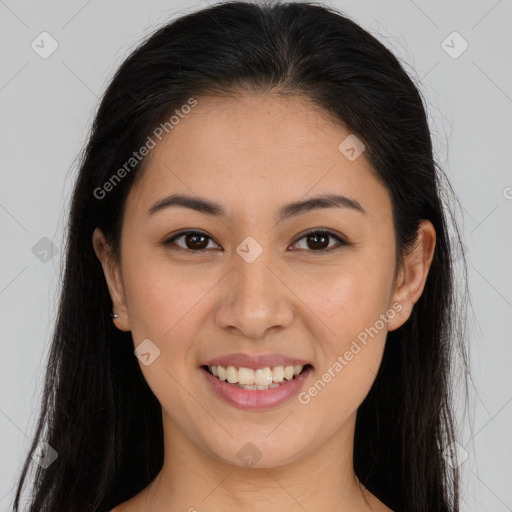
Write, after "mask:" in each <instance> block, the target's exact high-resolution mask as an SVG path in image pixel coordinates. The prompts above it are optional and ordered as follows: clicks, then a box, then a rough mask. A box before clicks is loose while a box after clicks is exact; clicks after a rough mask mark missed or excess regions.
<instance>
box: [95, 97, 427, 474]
mask: <svg viewBox="0 0 512 512" xmlns="http://www.w3.org/2000/svg"><path fill="white" fill-rule="evenodd" d="M197 102H198V103H197V106H195V107H194V108H193V109H192V110H191V112H190V113H189V114H187V115H184V116H183V118H181V119H180V121H179V123H178V124H177V125H176V126H174V128H173V129H172V131H171V132H170V134H169V135H168V136H167V137H165V138H164V139H163V140H162V142H160V143H158V144H157V145H156V147H155V148H154V149H151V150H150V153H149V155H148V157H146V158H147V159H148V160H147V162H146V164H147V168H146V170H145V173H144V175H143V176H142V179H141V180H140V182H138V183H137V184H136V185H135V186H134V187H133V188H132V190H131V192H130V194H129V196H128V199H127V205H126V211H125V216H124V221H123V228H122V234H121V263H120V266H116V264H115V263H114V265H113V266H109V265H105V261H106V259H105V255H104V253H103V254H102V252H101V249H100V245H101V244H100V243H99V242H98V241H99V240H100V239H101V233H100V232H98V231H99V230H97V232H96V233H95V248H96V250H97V254H98V256H99V257H100V259H102V262H103V263H104V268H105V273H106V277H107V281H108V284H109V289H110V293H111V296H112V299H113V302H114V311H115V312H116V313H119V314H120V317H119V318H118V319H117V320H116V325H117V326H118V327H119V328H121V329H125V330H131V332H132V336H133V341H134V345H135V347H138V346H139V344H141V343H143V345H141V348H140V349H139V352H140V353H139V359H140V360H139V364H140V367H141V370H142V372H143V374H144V377H145V378H146V380H147V382H148V384H149V386H150V387H151V389H152V390H153V392H154V394H155V395H156V397H157V398H158V400H159V401H160V403H161V405H162V410H163V421H164V429H165V431H166V433H170V432H172V433H173V435H174V436H178V437H180V436H181V438H182V439H183V440H185V442H187V443H189V444H190V445H191V446H194V447H196V448H198V449H199V450H200V451H201V453H203V454H206V455H208V456H213V457H214V458H216V459H217V460H219V459H220V460H222V461H224V462H227V463H230V464H235V465H238V466H243V465H248V464H249V465H255V466H269V467H270V466H278V465H282V464H286V463H289V462H292V461H295V460H297V459H299V458H300V457H304V456H306V455H307V454H309V453H311V452H313V451H315V450H319V449H320V448H321V447H322V446H325V445H326V444H327V443H328V442H331V440H332V439H342V438H346V439H348V438H349V437H350V435H349V433H350V431H351V430H350V429H351V428H353V424H354V419H355V413H356V411H357V408H358V406H359V405H360V404H361V402H362V401H363V399H364V398H365V396H366V394H367V393H368V391H369V390H370V388H371V386H372V383H373V381H374V379H375V376H376V374H377V371H378V368H379V364H380V362H381V358H382V353H383V349H384V345H385V340H386V333H387V331H388V330H392V329H395V328H397V327H399V326H400V325H401V324H402V323H403V322H404V321H405V320H406V318H407V316H408V314H409V313H410V308H411V307H412V304H413V303H414V301H415V300H417V298H418V297H419V295H420V294H421V291H422V287H423V284H424V279H425V278H426V271H427V270H428V264H429V262H430V260H429V257H430V256H429V255H431V253H432V250H433V246H432V244H431V245H430V252H429V251H426V253H425V254H427V253H428V254H427V256H424V253H423V252H421V253H418V257H417V258H416V260H415V266H411V268H410V269H409V271H408V274H407V279H406V278H405V276H406V274H404V275H403V277H404V278H403V279H402V277H400V276H401V275H402V274H401V270H400V272H398V270H399V269H395V259H396V254H395V236H394V230H393V222H392V210H391V201H390V196H389V193H388V192H387V190H386V189H385V188H384V187H383V186H382V185H381V184H380V183H379V182H378V181H377V180H376V179H375V178H374V177H373V175H372V173H371V170H370V166H369V164H368V163H367V161H366V159H365V153H364V151H363V152H362V153H361V154H360V155H359V156H357V155H358V152H359V151H360V150H361V149H362V148H361V147H360V146H358V145H357V140H355V139H353V135H351V134H350V133H349V132H347V131H345V130H344V129H342V128H341V127H340V126H337V125H335V124H333V123H332V122H331V121H329V119H328V118H327V117H326V116H325V114H324V113H323V112H321V111H319V110H317V109H315V108H314V107H313V106H312V105H311V104H309V103H307V102H306V100H304V99H301V98H298V97H294V98H283V97H279V96H274V95H261V96H257V95H249V94H248V95H245V96H243V97H240V98H237V99H233V98H230V99H220V98H210V97H208V98H207V97H198V98H197ZM347 137H349V139H347V140H346V141H345V139H346V138H347ZM344 141H345V142H344ZM342 143H343V144H342ZM340 144H341V148H340ZM351 148H353V150H352V149H351ZM171 195H183V196H187V197H189V198H191V199H192V200H195V201H199V200H204V201H207V202H209V203H215V204H216V205H217V207H216V208H217V210H218V211H215V212H213V211H207V210H206V209H203V211H198V210H196V209H193V208H190V207H185V206H183V205H179V204H173V205H170V204H168V205H167V206H165V204H161V203H160V207H155V205H158V204H159V202H161V201H162V200H165V198H167V197H169V196H171ZM327 195H332V196H334V195H339V196H343V197H344V198H346V199H340V200H338V201H331V202H330V205H329V206H327V205H326V203H325V202H324V201H318V202H317V203H315V202H313V203H307V204H308V205H309V206H307V207H303V208H300V207H296V208H289V206H290V205H292V204H295V203H302V202H305V201H310V200H311V199H312V198H314V197H315V198H316V197H318V198H319V197H322V196H327ZM152 207H153V211H152ZM287 207H288V209H287ZM220 211H222V212H223V213H219V212H220ZM283 212H286V215H285V214H284V213H283ZM308 230H313V231H314V232H320V233H316V235H315V234H314V233H313V234H310V235H306V232H307V231H308ZM187 231H192V232H197V231H199V232H200V233H192V234H188V235H187V233H186V232H187ZM325 231H329V232H331V233H332V234H326V233H325ZM183 233H185V234H183ZM194 235H195V236H194ZM173 237H174V240H173V241H169V240H170V239H171V238H173ZM336 237H339V240H338V239H337V238H336ZM340 240H341V241H340ZM166 241H169V242H166ZM427 246H428V244H427ZM427 248H428V247H427ZM425 259H426V260H428V261H427V264H426V267H425V266H423V267H422V266H421V265H420V262H422V261H423V262H424V261H425ZM395 270H397V275H398V276H399V277H398V280H397V281H395V279H394V278H395ZM398 281H400V282H398ZM144 340H146V341H144ZM148 340H150V341H148ZM234 354H238V355H240V354H242V355H243V356H244V355H245V356H246V357H247V359H243V358H241V356H235V355H234ZM220 358H222V360H221V361H216V360H217V359H220ZM258 358H260V359H258ZM287 358H288V359H287ZM212 362H213V363H215V362H217V363H220V362H222V365H221V366H223V367H224V368H226V369H227V367H228V366H234V367H235V368H236V369H238V368H239V367H244V368H246V370H242V371H241V372H239V373H237V372H234V371H233V369H227V378H228V379H230V380H233V376H235V377H236V376H238V377H239V378H241V379H242V380H243V379H247V382H249V381H251V379H252V378H253V377H254V375H257V377H258V382H260V385H261V382H265V380H264V379H265V378H267V379H268V380H267V381H266V382H267V383H268V382H272V384H273V385H275V384H277V383H279V381H281V382H282V383H281V384H280V385H279V386H277V387H271V388H269V389H266V390H264V389H254V390H253V389H241V388H239V387H237V386H234V385H232V384H230V383H228V382H227V381H222V380H220V379H219V378H218V377H215V376H213V375H210V374H209V373H208V372H207V371H206V370H205V369H204V368H203V367H204V365H207V364H208V363H212ZM299 362H303V363H307V364H308V365H310V367H309V369H308V370H307V371H305V372H304V373H302V374H301V375H299V380H297V381H295V379H292V380H290V381H288V379H287V378H286V377H285V378H284V380H283V375H282V374H283V371H285V368H286V366H295V364H297V363H299ZM230 363H231V364H230ZM215 366H217V365H215ZM279 366H283V367H284V368H283V371H281V369H279V368H277V367H279ZM266 367H269V368H270V370H272V369H273V368H276V370H275V371H273V372H271V371H270V370H265V368H266ZM258 368H260V369H261V371H255V372H254V373H253V374H251V371H250V370H256V369H258ZM307 368H308V367H306V369H307ZM216 371H217V373H219V372H220V374H221V375H220V376H222V370H221V369H217V370H216ZM289 371H290V370H288V372H289ZM287 375H288V376H290V375H289V374H288V373H287ZM259 379H263V380H259ZM244 382H245V381H244ZM251 382H252V381H251ZM288 390H289V391H288ZM249 460H250V461H252V462H248V461H249Z"/></svg>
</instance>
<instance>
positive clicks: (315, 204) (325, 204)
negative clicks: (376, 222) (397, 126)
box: [147, 194, 366, 222]
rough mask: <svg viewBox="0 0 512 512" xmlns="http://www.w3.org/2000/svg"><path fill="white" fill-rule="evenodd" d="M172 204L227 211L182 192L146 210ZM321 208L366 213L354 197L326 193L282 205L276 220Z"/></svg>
mask: <svg viewBox="0 0 512 512" xmlns="http://www.w3.org/2000/svg"><path fill="white" fill-rule="evenodd" d="M172 206H175V207H176V206H177V207H183V208H190V209H192V210H195V211H197V212H200V213H204V214H206V215H212V216H216V217H227V213H226V211H225V210H224V208H223V207H222V205H220V204H219V203H215V202H213V201H210V200H208V199H204V198H201V197H193V196H188V195H183V194H172V195H170V196H168V197H164V198H163V199H159V200H158V201H157V202H156V203H155V204H154V205H153V206H152V207H151V208H150V209H149V210H148V212H147V214H148V216H151V215H153V214H155V213H157V212H159V211H162V210H164V209H166V208H170V207H172ZM321 208H349V209H351V210H355V211H358V212H360V213H363V214H366V211H365V209H364V208H363V207H362V206H361V204H360V203H359V202H357V201H356V200H355V199H350V198H349V197H346V196H342V195H338V194H327V195H322V196H316V197H312V198H310V199H306V200H305V201H296V202H293V203H290V204H287V205H285V206H283V207H282V208H281V209H280V210H279V213H278V221H279V222H281V221H283V220H286V219H288V218H290V217H294V216H296V215H301V214H304V213H307V212H310V211H313V210H317V209H321Z"/></svg>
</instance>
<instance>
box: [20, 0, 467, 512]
mask: <svg viewBox="0 0 512 512" xmlns="http://www.w3.org/2000/svg"><path fill="white" fill-rule="evenodd" d="M439 187H440V175H439V174H438V171H437V169H436V164H435V161H434V157H433V154H432V145H431V139H430V132H429V128H428V124H427V120H426V115H425V111H424V107H423V103H422V100H421V97H420V95H419V93H418V90H417V88H416V87H415V85H414V84H413V82H412V81H411V79H410V78H409V77H408V76H407V74H406V73H405V72H404V70H403V69H402V67H401V65H400V64H399V62H398V60H397V59H396V58H395V57H394V56H393V55H392V54H391V53H390V52H389V51H388V50H387V49H386V48H385V47H384V46H383V45H382V44H381V43H379V42H378V41H377V40H376V39H375V38H374V37H373V36H371V35H370V34H369V33H367V32H366V31H364V30H363V29H362V28H361V27H359V26H358V25H357V24H355V23H354V22H353V21H351V20H349V19H348V18H346V17H344V16H343V15H341V14H340V13H338V12H335V11H334V10H332V9H329V8H326V7H322V6H319V5H313V4H308V3H302V2H301V3H282V4H279V3H277V4H273V5H267V6H263V5H261V6H258V5H253V4H248V3H243V2H230V3H225V4H219V5H215V6H212V7H210V8H208V9H205V10H202V11H198V12H196V13H193V14H190V15H187V16H183V17H181V18H180V19H177V20H176V21H174V22H172V23H169V24H168V25H166V26H164V27H163V28H161V29H160V30H158V31H157V32H156V33H155V34H153V35H152V36H151V37H149V38H148V39H147V41H145V42H144V43H143V44H141V46H140V47H139V48H138V49H137V50H136V51H134V52H133V54H132V55H131V56H130V57H129V58H128V59H127V60H126V61H125V62H124V63H123V64H122V66H121V67H120V69H119V70H118V72H117V74H116V75H115V77H114V78H113V80H112V82H111V84H110V85H109V87H108V89H107V91H106V93H105V95H104V97H103V99H102V101H101V104H100V106H99V110H98V112H97V115H96V118H95V121H94V125H93V127H92V133H91V135H90V140H89V142H88V145H87V148H86V150H85V154H84V157H83V161H82V165H81V168H80V171H79V176H78V179H77V182H76V186H75V189H74V195H73V199H72V204H71V212H70V222H69V235H68V237H69V238H68V245H67V259H66V269H65V274H64V287H63V290H62V297H61V303H60V309H59V314H58V321H57V325H56V328H55V333H54V339H53V345H52V350H51V354H50V358H49V363H48V372H47V377H46V385H45V390H44V397H43V408H42V412H41V417H40V421H39V424H38V428H37V433H36V436H35V438H34V441H33V446H32V450H31V456H29V457H27V461H26V463H25V466H24V470H23V473H22V476H21V478H20V483H19V487H18V492H17V495H16V501H15V503H14V508H16V509H18V506H19V502H20V497H21V492H22V489H23V486H24V484H25V481H26V476H27V471H28V469H29V468H30V463H31V462H32V460H36V462H38V464H37V465H36V466H35V469H36V473H35V480H34V490H33V492H32V505H31V508H30V510H31V511H50V510H51V511H52V512H57V511H70V510H72V511H73V512H78V511H82V510H83V511H109V510H113V511H114V512H132V511H133V512H135V511H140V512H159V511H164V510H165V511H178V510H188V511H195V510H197V511H206V510H209V511H218V510H238V511H239V510H247V511H251V512H253V511H254V512H256V511H260V510H268V509H269V508H270V507H274V508H276V509H277V508H278V507H280V509H282V510H287V511H295V510H297V511H299V510H301V511H303V510H307V511H310V512H313V511H315V512H316V511H333V512H334V511H340V512H346V511H350V512H357V511H361V512H363V511H365V510H373V511H375V512H377V511H378V512H383V511H395V512H399V511H400V512H402V511H416V512H419V511H436V512H441V511H457V510H458V500H459V493H458V489H459V481H458V478H459V477H458V472H457V467H456V464H453V462H452V460H451V458H450V456H449V455H450V454H451V453H452V451H453V446H454V444H453V443H454V441H455V438H454V425H453V421H454V420H453V412H452V407H451V404H450V402H449V400H448V398H449V395H450V387H449V386H450V380H449V377H450V373H449V369H450V362H451V357H452V356H451V351H452V349H454V348H458V349H459V350H460V355H461V356H462V359H463V361H465V351H464V348H463V346H462V344H461V341H460V340H461V338H460V332H459V331H458V330H457V329H456V327H455V326H456V325H458V324H457V322H456V320H457V316H456V312H455V310H454V309H455V308H454V305H455V301H454V286H453V285H454V282H453V267H452V260H451V257H450V241H449V239H448V226H447V220H446V216H445V211H444V205H443V203H442V201H441V198H440V188H439ZM34 452H35V453H36V455H33V453H34ZM447 454H448V456H447Z"/></svg>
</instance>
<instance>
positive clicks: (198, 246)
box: [187, 235, 208, 249]
mask: <svg viewBox="0 0 512 512" xmlns="http://www.w3.org/2000/svg"><path fill="white" fill-rule="evenodd" d="M198 238H199V239H200V238H202V239H203V243H202V244H201V243H199V244H197V243H195V242H192V247H191V249H204V248H205V247H206V246H207V245H208V244H204V240H205V238H206V237H205V236H204V235H187V244H188V242H189V241H190V240H197V239H198Z"/></svg>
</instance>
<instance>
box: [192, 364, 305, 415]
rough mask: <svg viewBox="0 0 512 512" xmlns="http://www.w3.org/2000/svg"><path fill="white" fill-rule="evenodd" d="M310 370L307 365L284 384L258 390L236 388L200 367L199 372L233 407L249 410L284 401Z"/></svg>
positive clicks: (298, 387) (294, 391) (266, 407)
mask: <svg viewBox="0 0 512 512" xmlns="http://www.w3.org/2000/svg"><path fill="white" fill-rule="evenodd" d="M312 370H313V368H312V367H311V366H308V367H307V368H306V369H305V370H303V371H302V373H301V374H300V375H299V376H298V377H295V378H293V379H292V380H289V381H283V382H284V384H280V385H279V386H278V387H277V388H270V389H261V390H259V389H241V388H237V387H235V386H232V385H231V384H228V383H227V382H226V381H223V380H220V379H218V378H217V377H214V376H213V375H212V374H211V373H210V372H208V370H205V369H204V368H201V372H202V373H203V374H204V376H205V378H206V380H207V382H208V383H209V384H210V386H211V387H212V389H213V391H214V393H216V394H217V395H218V396H219V397H220V398H222V399H223V400H225V401H226V402H227V403H229V404H231V405H233V406H235V407H238V408H240V409H249V410H260V409H268V408H270V407H276V406H278V405H281V404H282V403H284V402H286V400H288V399H289V398H291V397H292V396H294V395H296V394H297V393H298V392H299V390H300V388H301V387H302V385H303V384H304V381H305V380H306V378H307V377H308V375H309V374H310V373H311V371H312Z"/></svg>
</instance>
